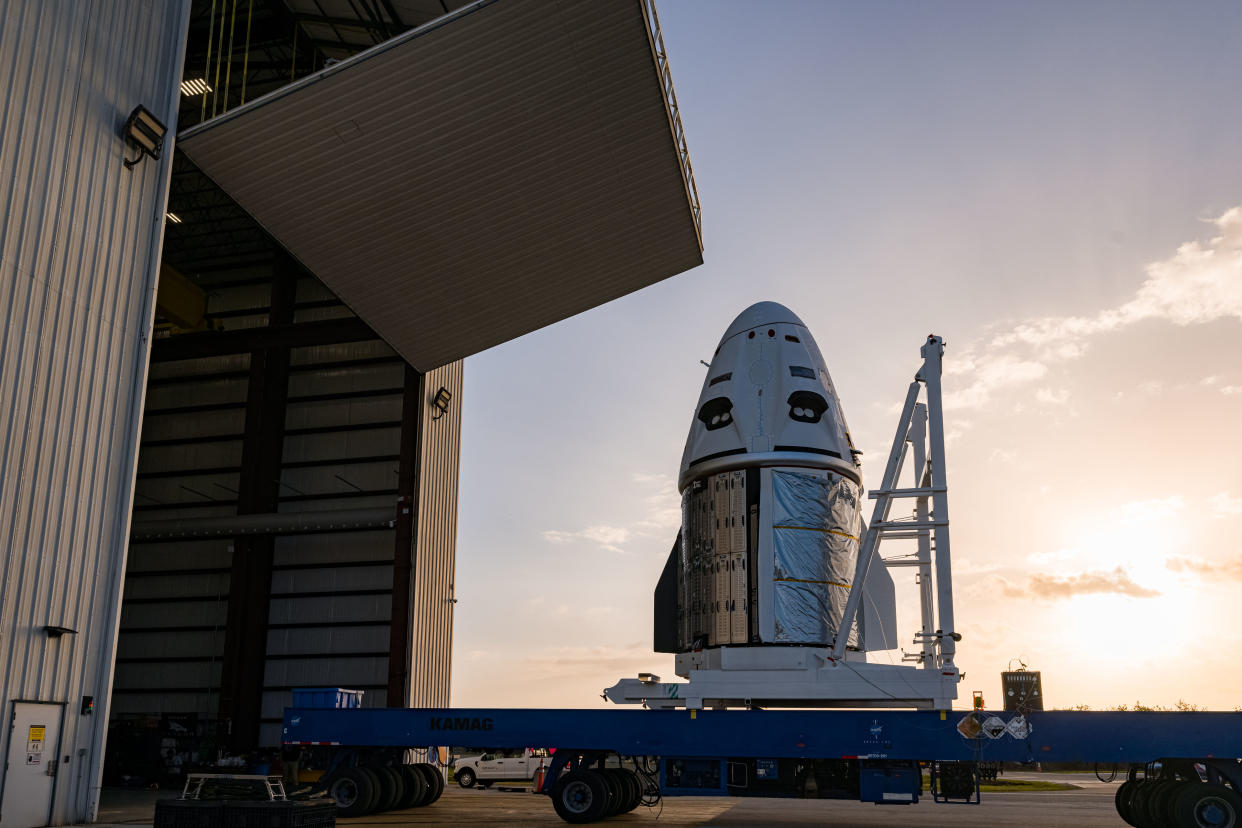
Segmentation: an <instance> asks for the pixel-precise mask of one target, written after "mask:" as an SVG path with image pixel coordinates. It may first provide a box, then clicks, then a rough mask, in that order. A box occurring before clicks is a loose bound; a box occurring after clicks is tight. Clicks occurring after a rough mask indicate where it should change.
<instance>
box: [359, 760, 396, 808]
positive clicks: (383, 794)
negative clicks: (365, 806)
mask: <svg viewBox="0 0 1242 828" xmlns="http://www.w3.org/2000/svg"><path fill="white" fill-rule="evenodd" d="M366 770H369V771H370V772H371V773H373V774H375V778H376V780H377V787H376V790H377V791H378V795H377V796H376V798H375V806H374V807H373V808H372V809H371V813H373V814H382V813H383V812H384V811H389V810H392V806H393V805H396V804H397V800H398V799H399V798H400V794H401V791H399V790H398V789H397V775H396V774H395V773H394V772H393V770H392V768H386V767H382V766H380V765H372V766H370V767H368V768H366Z"/></svg>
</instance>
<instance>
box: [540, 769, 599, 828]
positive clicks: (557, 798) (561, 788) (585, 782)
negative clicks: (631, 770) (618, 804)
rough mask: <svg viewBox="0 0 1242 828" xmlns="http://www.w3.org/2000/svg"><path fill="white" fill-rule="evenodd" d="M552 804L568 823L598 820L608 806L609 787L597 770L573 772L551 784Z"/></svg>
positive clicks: (577, 823) (578, 823) (558, 814)
mask: <svg viewBox="0 0 1242 828" xmlns="http://www.w3.org/2000/svg"><path fill="white" fill-rule="evenodd" d="M552 807H553V808H555V809H556V815H557V816H559V817H560V818H561V819H563V820H565V821H566V822H568V823H571V824H574V825H582V824H583V823H587V822H595V821H596V820H597V819H602V818H603V816H604V813H605V811H606V809H607V807H608V786H607V785H606V784H605V782H604V778H603V776H601V775H600V774H598V773H595V772H594V771H583V770H575V771H570V772H569V773H566V774H562V775H561V777H560V778H559V779H557V780H556V784H555V785H553V786H552Z"/></svg>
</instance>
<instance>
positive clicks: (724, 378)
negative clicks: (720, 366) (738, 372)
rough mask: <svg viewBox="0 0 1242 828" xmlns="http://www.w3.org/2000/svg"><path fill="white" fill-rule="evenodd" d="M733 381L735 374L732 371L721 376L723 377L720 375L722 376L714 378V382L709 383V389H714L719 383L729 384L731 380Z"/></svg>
mask: <svg viewBox="0 0 1242 828" xmlns="http://www.w3.org/2000/svg"><path fill="white" fill-rule="evenodd" d="M731 379H733V372H732V371H730V372H729V373H727V374H721V375H720V376H718V377H712V381H711V382H709V383H708V384H707V387H708V388H710V387H712V386H713V385H716V384H717V383H721V382H728V381H729V380H731Z"/></svg>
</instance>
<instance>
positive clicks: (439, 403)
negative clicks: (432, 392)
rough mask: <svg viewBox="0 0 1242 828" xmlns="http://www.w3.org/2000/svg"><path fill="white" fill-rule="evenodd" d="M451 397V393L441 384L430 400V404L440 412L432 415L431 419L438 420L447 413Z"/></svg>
mask: <svg viewBox="0 0 1242 828" xmlns="http://www.w3.org/2000/svg"><path fill="white" fill-rule="evenodd" d="M452 399H453V395H452V394H451V393H450V392H449V390H448V389H447V388H445V387H444V386H443V385H441V386H440V390H439V391H437V392H436V396H435V398H434V399H432V401H431V405H432V406H433V407H434V408H435V409H436V410H437V411H439V412H440V413H439V414H437V415H436V416H434V417H432V418H431V419H432V420H438V419H440V418H441V417H443V416H444V415H445V414H447V413H448V407H449V401H450V400H452Z"/></svg>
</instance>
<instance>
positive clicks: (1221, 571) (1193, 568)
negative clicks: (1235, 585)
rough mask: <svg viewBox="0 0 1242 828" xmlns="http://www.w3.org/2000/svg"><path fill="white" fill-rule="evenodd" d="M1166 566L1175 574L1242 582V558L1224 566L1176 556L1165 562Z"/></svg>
mask: <svg viewBox="0 0 1242 828" xmlns="http://www.w3.org/2000/svg"><path fill="white" fill-rule="evenodd" d="M1164 565H1165V566H1166V567H1168V568H1169V569H1171V570H1172V571H1174V572H1189V573H1193V574H1195V575H1203V576H1204V577H1208V578H1212V579H1214V580H1227V581H1242V557H1239V558H1237V559H1236V560H1233V561H1228V562H1226V563H1223V564H1217V563H1212V562H1211V561H1205V560H1201V559H1199V558H1187V557H1185V556H1184V555H1174V556H1173V557H1172V558H1169V559H1168V560H1167V561H1165V564H1164Z"/></svg>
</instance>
